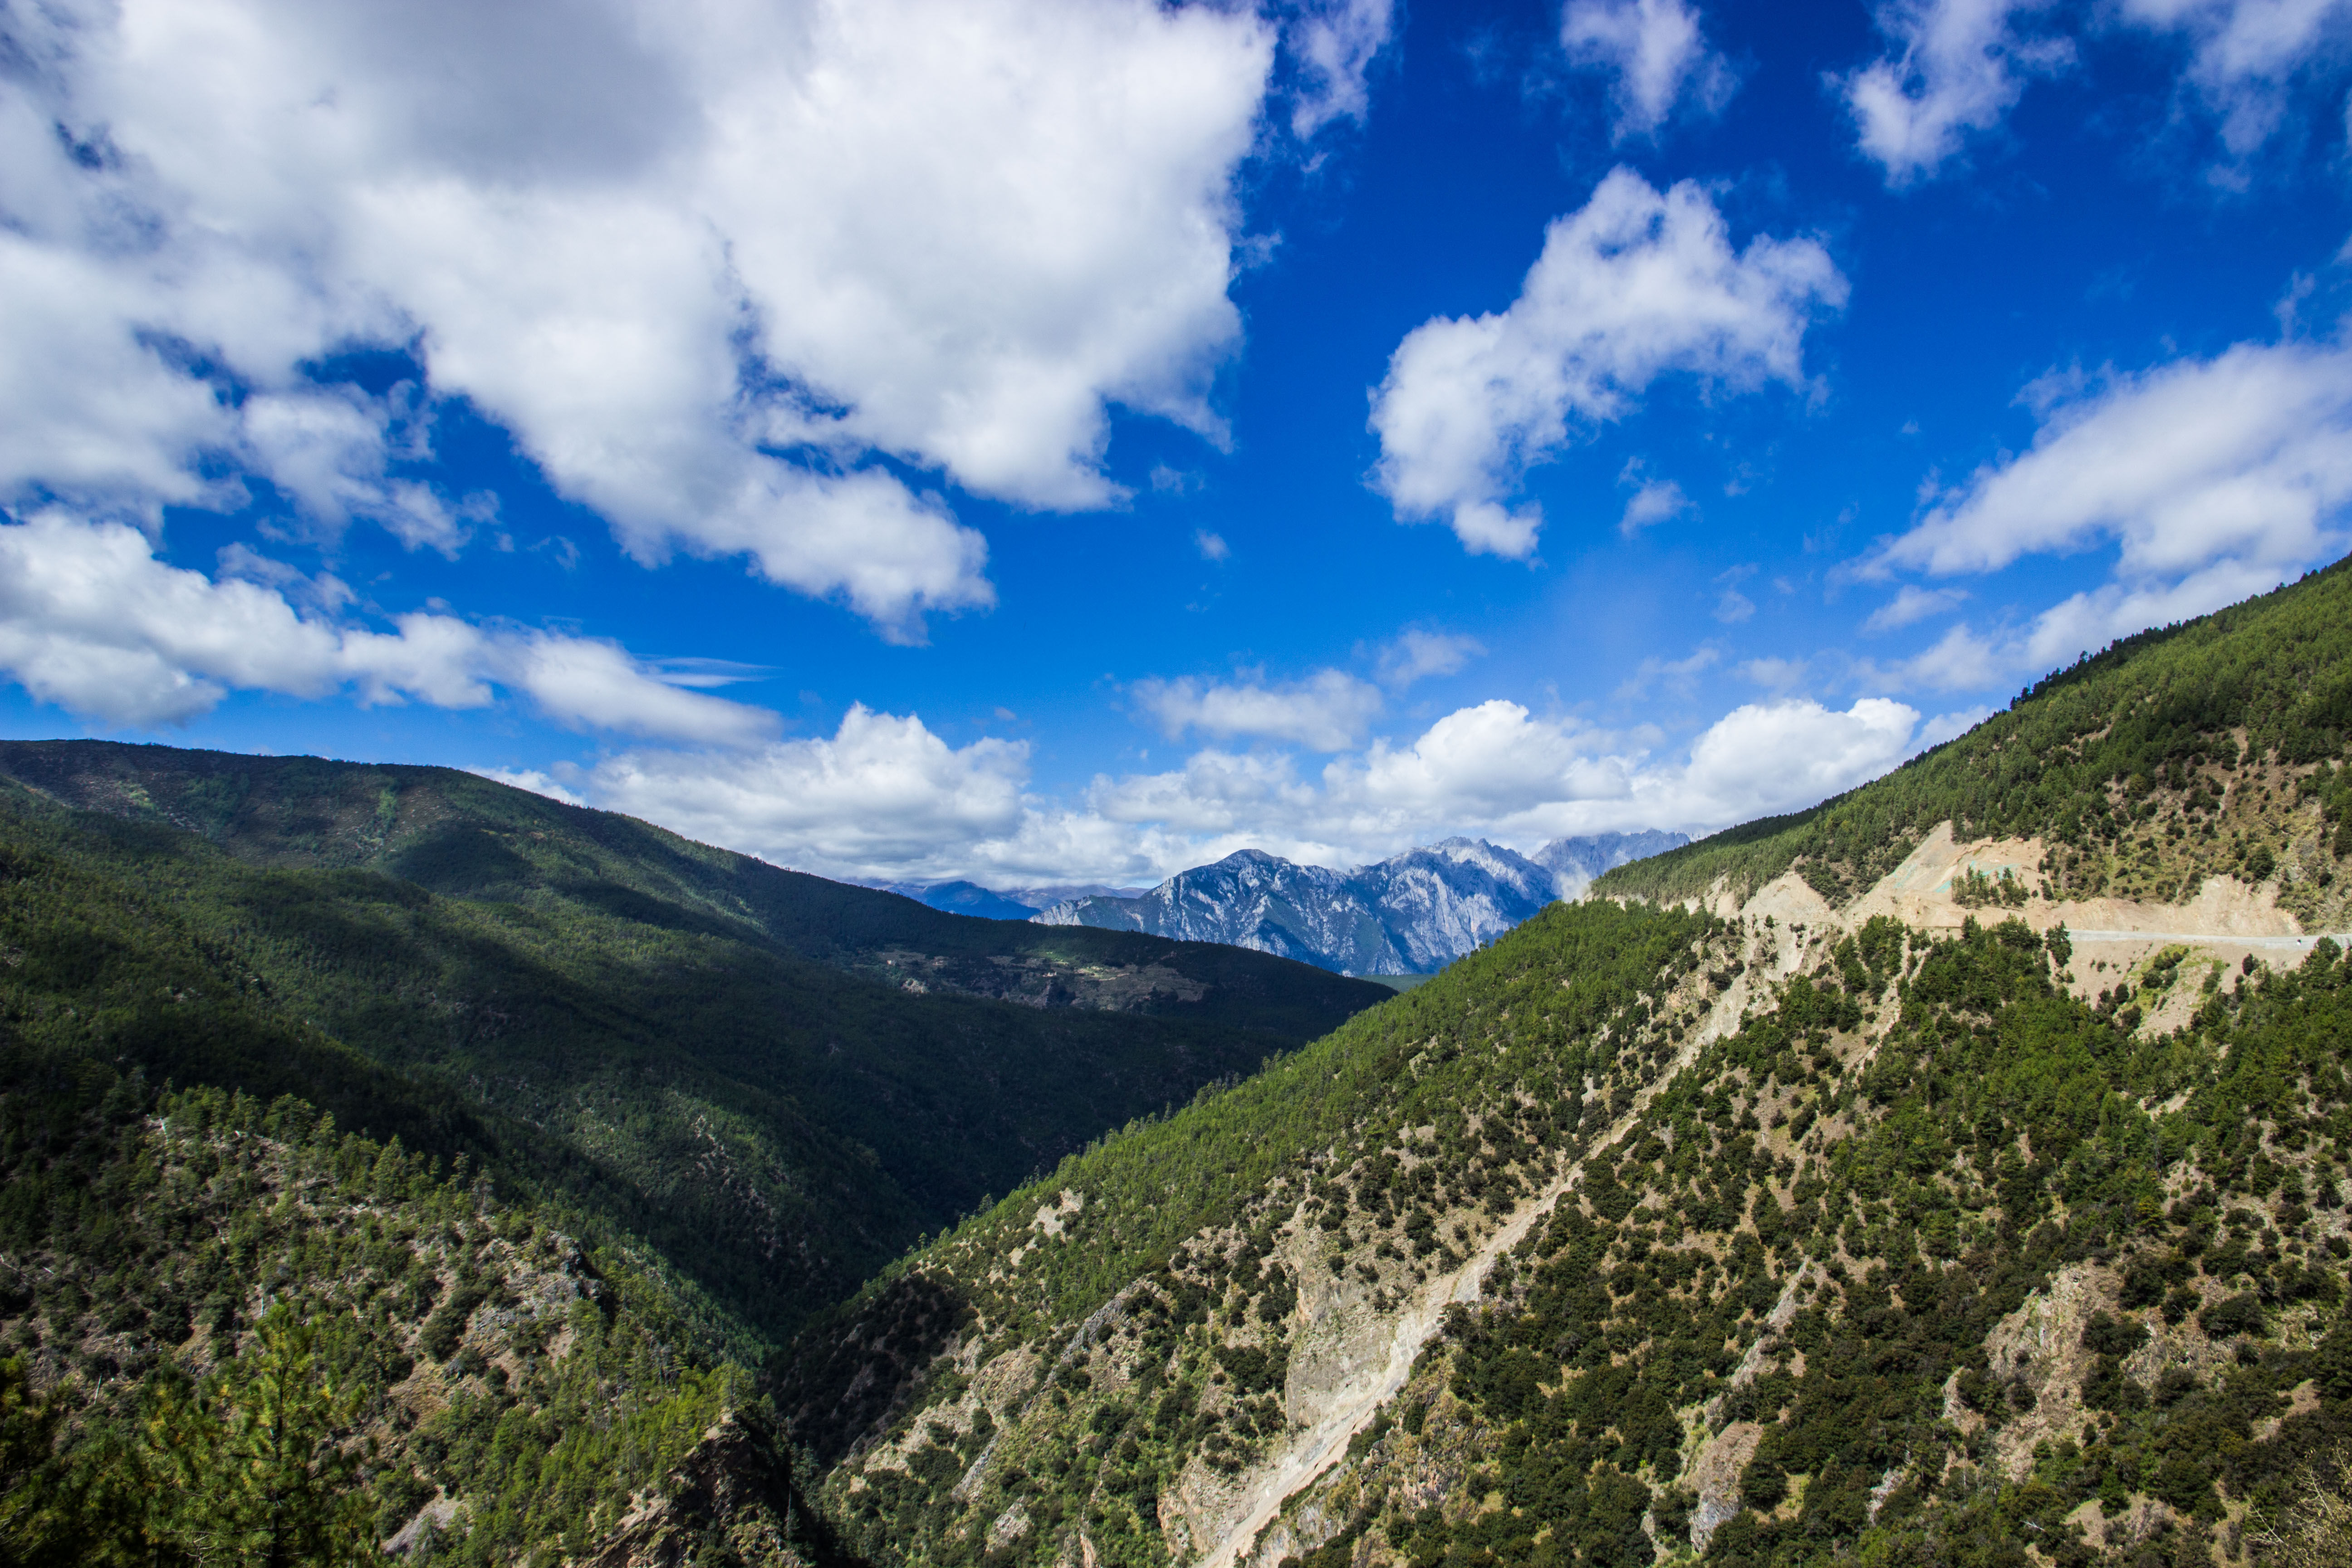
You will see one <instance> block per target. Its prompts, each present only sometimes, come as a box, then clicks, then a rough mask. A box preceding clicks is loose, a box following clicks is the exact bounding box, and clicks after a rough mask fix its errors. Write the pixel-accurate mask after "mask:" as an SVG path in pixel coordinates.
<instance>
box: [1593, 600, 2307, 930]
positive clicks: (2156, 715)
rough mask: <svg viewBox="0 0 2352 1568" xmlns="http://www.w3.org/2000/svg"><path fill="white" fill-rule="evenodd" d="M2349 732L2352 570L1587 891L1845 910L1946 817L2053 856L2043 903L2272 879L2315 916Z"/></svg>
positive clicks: (2201, 623)
mask: <svg viewBox="0 0 2352 1568" xmlns="http://www.w3.org/2000/svg"><path fill="white" fill-rule="evenodd" d="M2347 737H2352V563H2347V562H2338V563H2336V565H2334V566H2331V567H2328V568H2327V569H2326V571H2323V572H2316V573H2313V574H2310V575H2309V576H2306V577H2305V578H2304V579H2303V580H2302V581H2300V582H2297V583H2294V584H2289V585H2287V586H2286V587H2284V588H2281V589H2278V590H2277V591H2275V592H2273V593H2270V594H2265V595H2262V596H2261V597H2259V598H2255V599H2250V600H2248V601H2247V602H2245V603H2244V604H2242V605H2232V606H2231V607H2230V608H2229V609H2226V610H2222V611H2220V612H2218V613H2217V614H2214V615H2210V616H2203V617H2201V618H2200V619H2197V620H2194V621H2189V622H2188V623H2186V624H2184V625H2181V626H2168V627H2164V628H2161V629H2159V630H2156V631H2149V632H2143V633H2141V634H2140V635H2139V636H2137V637H2126V638H2125V639H2124V640H2123V641H2121V642H2118V643H2116V644H2114V645H2113V646H2112V647H2108V648H2107V649H2105V651H2104V652H2102V653H2100V654H2098V655H2096V656H2095V657H2089V658H2084V659H2083V660H2082V661H2081V662H2079V663H2077V664H2075V665H2074V667H2073V668H2068V669H2063V670H2061V671H2059V672H2058V673H2056V674H2054V675H2053V676H2051V677H2049V678H2048V679H2044V680H2042V681H2039V682H2036V683H2035V684H2034V685H2033V686H2032V688H2030V689H2028V690H2027V691H2026V692H2025V693H2024V694H2022V695H2021V697H2020V698H2019V700H2017V702H2015V703H2014V704H2012V705H2011V708H2010V709H2009V710H2007V711H2006V712H2002V713H1996V714H1994V715H1993V716H1992V717H1991V718H1990V719H1988V720H1987V721H1985V722H1983V723H1982V724H1979V726H1977V728H1975V729H1974V730H1971V731H1969V733H1968V734H1966V735H1964V736H1962V737H1960V738H1959V739H1958V740H1956V741H1951V742H1947V743H1945V744H1944V745H1941V746H1938V747H1937V748H1936V749H1935V750H1934V751H1931V752H1927V754H1925V755H1924V756H1920V757H1917V758H1915V759H1913V760H1912V761H1911V762H1908V763H1905V764H1904V765H1903V766H1901V767H1899V768H1897V769H1895V771H1894V772H1893V773H1889V774H1887V775H1886V776H1885V778H1882V779H1879V780H1877V781H1876V782H1874V783H1872V784H1864V785H1863V786H1862V787H1861V788H1859V789H1856V790H1853V791H1852V792H1850V793H1848V794H1846V795H1840V796H1838V797H1837V798H1836V799H1833V800H1831V801H1827V802H1825V803H1823V804H1822V805H1819V806H1816V807H1814V808H1813V809H1812V810H1811V811H1806V812H1800V813H1797V814H1795V815H1793V816H1782V817H1769V818H1766V819H1764V820H1762V821H1759V822H1752V823H1748V824H1746V825H1744V826H1739V827H1735V828H1732V829H1730V830H1728V831H1727V832H1724V833H1718V834H1717V835H1715V836H1714V837H1710V838H1705V839H1702V840H1700V841H1699V842H1698V843H1696V844H1693V845H1690V846H1688V847H1684V848H1680V849H1675V850H1670V851H1668V852H1667V853H1665V854H1663V855H1659V856H1655V857H1654V858H1650V859H1646V860H1641V861H1636V862H1635V863H1633V865H1630V866H1626V867H1623V868H1619V869H1617V870H1613V871H1611V872H1608V873H1607V874H1606V875H1604V876H1602V877H1601V878H1600V879H1597V880H1596V881H1595V882H1594V883H1593V885H1592V890H1593V892H1594V893H1596V894H1598V895H1600V896H1602V897H1611V898H1626V897H1631V898H1646V899H1683V898H1693V897H1699V896H1702V895H1706V894H1708V892H1709V890H1710V889H1715V888H1717V887H1718V886H1721V887H1724V888H1727V889H1729V890H1730V891H1731V892H1732V893H1733V894H1734V895H1735V896H1736V897H1737V896H1745V894H1746V893H1747V892H1748V891H1751V890H1753V889H1757V888H1759V887H1761V886H1763V885H1764V884H1765V883H1766V882H1769V881H1770V880H1771V879H1773V878H1775V877H1778V876H1780V874H1781V873H1782V872H1784V871H1790V870H1794V871H1796V872H1797V873H1798V874H1799V875H1801V876H1802V877H1803V878H1804V879H1805V880H1806V881H1807V882H1809V883H1811V885H1812V886H1813V887H1814V888H1815V889H1818V890H1819V891H1820V892H1821V893H1822V895H1823V896H1824V897H1826V898H1828V899H1829V900H1831V901H1832V902H1833V903H1834V902H1843V900H1846V899H1848V898H1851V897H1853V895H1855V894H1858V893H1860V892H1862V891H1864V890H1865V889H1868V888H1869V887H1870V886H1871V885H1872V884H1873V883H1874V882H1876V881H1877V880H1878V879H1880V878H1881V877H1884V876H1885V874H1886V873H1887V872H1888V871H1890V870H1892V869H1894V868H1895V866H1896V865H1897V864H1898V863H1900V862H1901V861H1902V859H1903V858H1904V857H1905V856H1906V855H1907V854H1909V853H1910V852H1911V850H1912V849H1913V848H1914V847H1916V846H1917V845H1918V844H1919V842H1920V841H1921V840H1922V839H1924V838H1925V837H1927V834H1928V833H1929V832H1931V831H1932V830H1933V829H1934V828H1935V826H1937V824H1938V823H1941V822H1947V821H1948V822H1951V823H1953V824H1954V825H1955V827H1956V829H1957V831H1958V832H1959V834H1960V835H1961V836H1962V837H2002V836H2014V837H2042V838H2043V839H2045V840H2046V841H2047V842H2049V843H2051V844H2053V845H2054V846H2058V847H2063V849H2064V850H2065V851H2066V854H2067V860H2066V863H2065V865H2064V866H2063V867H2060V866H2053V867H2052V868H2051V870H2052V871H2053V873H2055V872H2061V871H2063V873H2064V876H2065V877H2066V878H2069V879H2071V881H2053V889H2055V888H2062V887H2063V888H2070V889H2076V890H2081V889H2096V890H2106V889H2116V888H2121V889H2126V890H2127V891H2128V892H2130V893H2131V894H2133V895H2134V896H2139V897H2154V898H2156V899H2158V900H2159V901H2164V900H2170V899H2172V898H2174V897H2176V896H2178V895H2179V893H2180V891H2181V889H2182V888H2183V887H2184V885H2189V883H2190V879H2192V878H2195V877H2198V876H2200V875H2210V874H2213V873H2216V872H2222V871H2231V872H2236V873H2238V874H2240V875H2242V876H2243V877H2245V878H2246V879H2248V880H2250V881H2255V882H2260V881H2264V880H2267V879H2273V878H2276V879H2279V880H2280V881H2281V884H2282V886H2281V895H2282V896H2281V900H2280V901H2281V903H2282V905H2283V906H2285V907H2289V908H2297V909H2298V912H2301V913H2305V914H2306V918H2307V919H2308V920H2310V921H2321V920H2325V919H2326V918H2328V916H2327V915H2326V913H2325V912H2324V910H2334V909H2336V908H2337V907H2338V906H2340V903H2341V900H2342V895H2343V889H2341V888H2338V887H2336V877H2335V870H2334V862H2335V860H2336V858H2338V857H2339V856H2340V855H2341V854H2343V853H2344V852H2345V851H2346V850H2352V832H2347V825H2352V789H2348V788H2347V785H2346V784H2345V783H2344V782H2343V781H2341V780H2340V778H2338V776H2337V775H2336V773H2335V772H2334V769H2335V768H2336V766H2337V765H2338V759H2340V758H2341V757H2342V756H2343V754H2344V749H2345V743H2346V741H2347ZM2249 769H2251V770H2252V771H2251V772H2249V771H2248V770H2249ZM2315 773H2319V774H2320V775H2321V776H2318V777H2317V778H2316V779H2315V776H2314V775H2315ZM2323 878H2324V879H2325V880H2323ZM2298 906H2300V908H2298Z"/></svg>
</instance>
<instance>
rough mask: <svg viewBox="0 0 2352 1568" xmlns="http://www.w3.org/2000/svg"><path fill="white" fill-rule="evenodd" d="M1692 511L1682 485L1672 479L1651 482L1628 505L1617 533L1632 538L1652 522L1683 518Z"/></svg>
mask: <svg viewBox="0 0 2352 1568" xmlns="http://www.w3.org/2000/svg"><path fill="white" fill-rule="evenodd" d="M1688 510H1691V499H1690V497H1688V496H1686V495H1685V494H1683V488H1682V486H1680V485H1678V484H1676V483H1675V481H1674V480H1672V479H1651V480H1649V481H1647V482H1646V483H1644V484H1643V486H1642V488H1641V489H1638V490H1635V491H1634V492H1633V499H1632V500H1628V501H1627V502H1626V503H1625V515H1624V516H1622V517H1621V518H1619V519H1618V520H1617V531H1618V532H1620V533H1622V534H1623V535H1624V536H1625V537H1626V538H1628V539H1631V538H1633V536H1634V535H1635V534H1637V533H1639V532H1641V531H1642V530H1643V529H1645V528H1647V527H1649V526H1650V525H1651V524H1652V523H1657V522H1664V521H1666V520H1667V519H1668V518H1672V517H1680V516H1681V515H1682V514H1683V513H1685V512H1686V511H1688Z"/></svg>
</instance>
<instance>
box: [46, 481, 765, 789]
mask: <svg viewBox="0 0 2352 1568" xmlns="http://www.w3.org/2000/svg"><path fill="white" fill-rule="evenodd" d="M257 561H258V558H257V557H253V556H251V554H250V552H247V553H246V555H245V556H243V557H241V558H240V560H239V564H240V565H241V566H244V567H245V568H246V572H245V574H241V575H228V574H224V575H223V576H222V577H220V578H218V579H215V578H210V577H206V576H205V574H203V573H201V572H192V571H189V570H187V569H186V568H184V567H178V566H173V565H171V564H169V563H166V562H163V561H159V560H157V559H156V558H155V555H154V552H153V551H152V547H151V546H150V544H149V542H148V540H147V538H146V536H145V535H144V534H142V533H141V532H140V531H138V530H137V529H134V528H131V527H130V526H128V525H126V524H123V523H120V522H109V521H95V522H94V521H89V520H87V519H84V518H79V517H77V516H74V515H72V514H70V513H68V512H67V511H65V510H63V509H60V508H49V509H47V510H42V511H39V512H36V513H34V514H33V515H32V516H30V517H28V518H26V520H25V521H21V522H6V523H0V672H5V674H6V675H7V676H8V677H9V678H11V679H15V680H16V681H17V682H18V683H19V684H21V685H22V686H23V687H24V688H25V689H26V690H27V691H29V692H30V693H31V694H32V695H33V696H34V697H36V698H37V699H38V700H41V701H44V702H53V703H56V704H58V706H60V707H62V708H65V709H67V710H70V711H72V712H74V713H76V714H79V715H81V716H82V717H85V718H89V719H94V720H98V721H102V722H105V723H109V724H119V725H139V726H152V725H158V724H171V723H178V722H184V721H187V720H189V719H192V718H194V717H196V716H197V715H199V714H202V713H205V712H207V711H209V710H211V709H212V708H213V707H214V706H215V705H216V704H217V703H219V702H220V700H222V699H223V698H224V697H226V695H227V694H228V693H229V692H231V691H233V690H242V691H271V692H278V693H280V694H283V695H286V696H291V697H307V698H316V697H323V696H326V695H328V694H330V693H332V692H336V691H350V692H352V693H353V694H354V695H356V696H357V697H358V699H359V700H361V701H362V702H366V703H375V704H383V703H402V702H411V701H415V702H424V703H428V704H430V705H432V706H434V707H438V708H459V709H463V708H480V707H486V706H488V704H489V703H491V702H492V701H494V700H496V693H495V690H494V687H496V686H504V687H507V688H509V689H512V690H515V691H518V692H520V693H522V694H524V695H526V696H528V697H529V698H530V700H532V701H533V703H534V704H536V706H537V707H538V708H539V709H540V710H541V712H543V713H545V714H546V715H547V716H548V717H550V718H551V719H553V720H555V721H557V722H559V723H562V724H566V725H571V726H574V727H577V728H583V729H597V730H609V731H616V732H618V733H622V734H627V735H637V736H644V737H647V738H651V739H660V740H673V741H693V742H708V743H713V744H725V745H740V744H745V743H749V742H756V741H759V740H761V739H763V738H765V737H766V736H767V735H769V734H771V733H772V732H773V731H774V729H775V726H776V718H775V715H773V714H772V713H770V712H767V711H766V710H761V709H758V708H752V707H748V706H746V705H744V704H742V703H740V702H729V701H726V700H722V699H719V698H716V697H707V696H704V695H702V694H701V693H699V692H695V691H687V690H681V689H678V688H677V686H675V685H673V684H671V683H670V682H668V681H667V680H665V679H662V678H661V675H660V672H658V671H657V670H655V669H652V668H648V667H646V665H644V664H642V663H640V662H638V661H637V660H635V659H634V658H630V656H629V655H628V654H627V653H626V652H625V650H623V649H622V648H620V647H617V646H615V645H614V644H611V643H607V642H603V641H598V640H596V639H593V638H587V637H563V636H558V635H555V634H553V633H549V632H520V631H487V630H484V629H483V628H481V627H479V626H474V625H473V624H471V623H469V622H467V621H464V620H460V619H458V618H457V617H456V616H447V615H431V614H424V613H418V614H413V615H406V616H397V617H395V618H394V621H393V626H394V628H395V629H394V630H393V631H390V632H383V631H375V630H372V629H370V628H368V627H365V626H352V625H347V624H342V623H340V622H338V621H336V620H334V619H333V618H332V616H331V606H332V604H333V603H334V601H335V599H336V598H338V597H340V595H313V599H314V604H315V603H317V602H319V600H320V598H324V600H325V602H326V603H327V605H328V606H329V613H324V614H322V613H316V612H314V613H313V614H312V615H311V616H303V615H302V614H300V613H299V612H298V611H297V610H296V608H295V607H294V605H292V604H291V603H289V601H288V599H287V598H286V596H285V595H284V594H283V593H282V592H280V591H279V589H278V587H276V586H272V585H270V584H268V583H265V582H259V581H255V580H254V573H255V571H256V568H257ZM335 586H336V587H338V588H340V587H341V584H336V585H335ZM346 593H347V591H346Z"/></svg>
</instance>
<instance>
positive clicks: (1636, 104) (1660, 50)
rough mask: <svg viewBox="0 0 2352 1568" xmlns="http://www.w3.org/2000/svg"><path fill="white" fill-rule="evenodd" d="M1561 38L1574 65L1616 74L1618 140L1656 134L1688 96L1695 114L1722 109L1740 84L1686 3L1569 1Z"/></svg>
mask: <svg viewBox="0 0 2352 1568" xmlns="http://www.w3.org/2000/svg"><path fill="white" fill-rule="evenodd" d="M1559 42H1560V47H1562V48H1564V49H1566V50H1567V51H1568V58H1569V61H1570V64H1572V65H1576V66H1580V67H1582V68H1588V69H1598V70H1605V71H1608V72H1610V73H1611V74H1612V76H1613V77H1614V78H1615V79H1614V80H1613V81H1612V83H1611V84H1610V90H1609V100H1610V106H1611V109H1612V126H1611V131H1612V136H1613V138H1614V139H1615V140H1617V141H1620V142H1622V141H1624V140H1625V139H1626V138H1628V137H1631V136H1652V135H1655V134H1656V133H1657V131H1658V129H1659V127H1661V126H1663V125H1664V124H1665V122H1666V121H1667V120H1668V119H1669V118H1670V117H1671V116H1672V115H1673V114H1674V112H1675V107H1676V105H1677V104H1678V103H1680V102H1681V101H1683V100H1684V99H1685V96H1687V98H1688V100H1689V101H1690V104H1691V106H1692V108H1693V109H1694V110H1696V111H1697V112H1699V113H1701V114H1713V113H1716V112H1717V111H1718V110H1721V109H1722V108H1723V106H1724V104H1725V103H1726V102H1727V101H1728V100H1729V99H1730V97H1731V93H1732V89H1733V88H1734V87H1735V85H1736V82H1735V79H1734V78H1733V76H1732V74H1731V68H1730V67H1729V65H1727V63H1726V62H1725V60H1724V58H1723V57H1722V55H1720V54H1718V53H1717V51H1716V50H1715V49H1713V48H1712V47H1709V46H1708V44H1707V41H1706V32H1705V29H1704V28H1703V27H1702V26H1701V25H1700V22H1699V15H1698V9H1697V7H1696V6H1694V5H1689V4H1687V3H1686V0H1568V4H1567V5H1564V6H1563V7H1562V8H1561V10H1560V17H1559Z"/></svg>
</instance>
